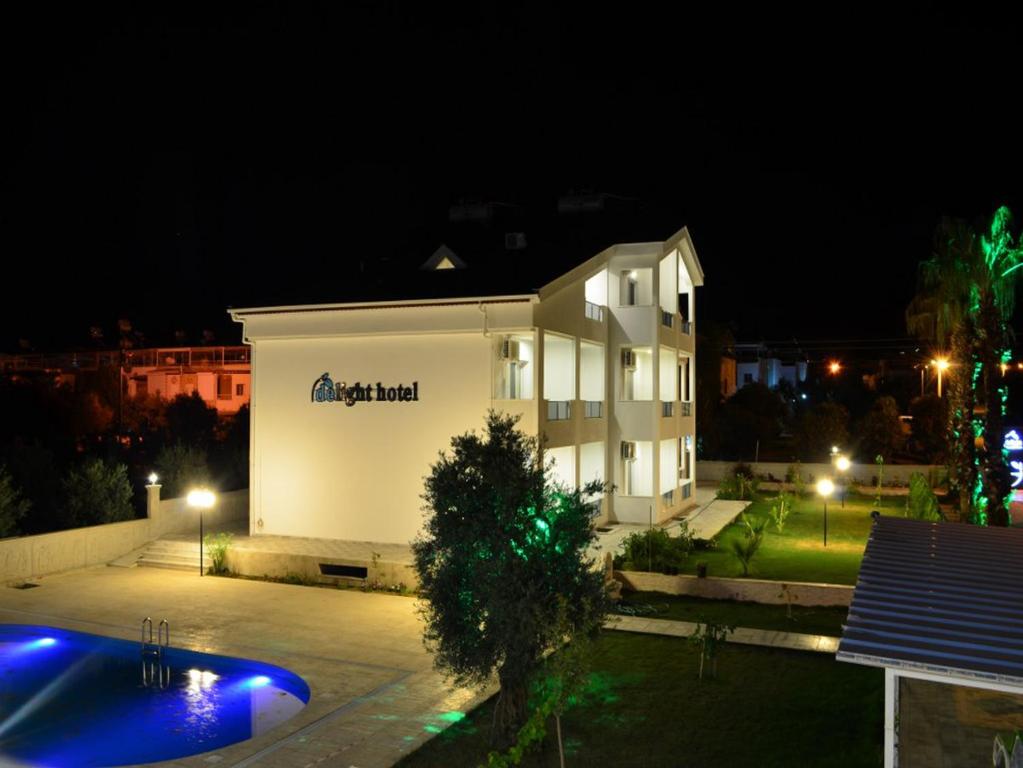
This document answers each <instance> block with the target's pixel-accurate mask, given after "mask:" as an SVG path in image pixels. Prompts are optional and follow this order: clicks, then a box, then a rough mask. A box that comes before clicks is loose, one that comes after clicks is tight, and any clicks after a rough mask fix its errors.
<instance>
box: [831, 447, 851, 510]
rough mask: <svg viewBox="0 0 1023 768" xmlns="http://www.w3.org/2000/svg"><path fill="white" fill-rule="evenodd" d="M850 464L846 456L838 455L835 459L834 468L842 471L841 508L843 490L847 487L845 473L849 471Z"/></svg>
mask: <svg viewBox="0 0 1023 768" xmlns="http://www.w3.org/2000/svg"><path fill="white" fill-rule="evenodd" d="M850 466H852V465H851V463H850V462H849V459H848V458H847V457H846V456H839V457H838V458H837V459H835V469H837V470H838V471H839V472H841V473H842V509H845V492H846V489H848V487H849V484H848V481H847V480H846V478H845V473H846V472H848V471H849V467H850Z"/></svg>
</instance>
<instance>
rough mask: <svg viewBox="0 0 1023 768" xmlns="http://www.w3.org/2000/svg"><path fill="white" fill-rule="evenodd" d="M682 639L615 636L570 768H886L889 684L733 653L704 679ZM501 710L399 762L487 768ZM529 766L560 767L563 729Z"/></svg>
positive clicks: (735, 648) (861, 673)
mask: <svg viewBox="0 0 1023 768" xmlns="http://www.w3.org/2000/svg"><path fill="white" fill-rule="evenodd" d="M698 668H699V653H698V651H697V649H696V648H695V646H693V645H692V644H690V643H689V642H687V641H686V640H684V639H680V638H670V637H658V636H652V635H636V634H631V633H624V632H621V633H619V632H605V633H603V635H602V637H601V639H600V640H599V641H597V643H596V644H595V646H594V651H593V666H592V669H593V678H592V679H591V684H590V686H589V688H588V690H587V692H586V694H585V695H584V696H583V698H582V701H581V702H580V703H578V704H577V705H576V706H575V707H573V708H572V709H570V710H569V711H568V712H567V713H566V714H565V716H564V718H563V719H562V734H563V737H564V739H565V743H566V752H567V754H566V764H567V765H568V766H597V765H609V766H610V765H613V766H643V767H644V768H648V767H649V768H654V767H659V766H700V767H702V766H718V765H720V766H758V768H766V767H767V766H786V768H790V767H791V766H795V765H804V766H818V765H827V766H831V767H832V768H846V767H851V766H880V765H881V748H882V717H883V703H884V674H883V672H882V671H881V670H878V669H872V668H867V667H861V666H856V665H852V664H844V663H840V662H837V661H835V659H834V657H832V656H828V655H825V654H811V653H800V652H796V651H781V650H775V649H768V648H751V647H747V646H741V645H731V644H726V645H725V646H724V647H723V648H722V649H721V651H720V655H719V660H718V678H717V679H715V680H710V679H705V680H703V681H699V680H698V679H697V670H698ZM493 705H494V699H493V698H491V699H490V700H489V701H487V702H485V703H483V704H482V705H480V706H479V707H477V708H476V709H475V710H473V711H472V712H470V713H469V714H468V716H467V717H466V718H465V719H463V720H461V721H460V722H457V723H455V724H454V725H452V726H451V727H449V728H448V729H447V730H445V731H444V732H442V733H441V734H439V735H438V736H436V737H435V738H433V739H432V740H431V741H429V742H427V743H426V744H425V745H423V746H422V747H421V748H420V749H418V750H417V751H416V752H414V753H412V754H411V755H409V756H408V757H407V758H405V759H404V760H402V761H401V762H400V763H398V765H399V766H402V767H403V768H413V767H418V766H476V765H480V764H485V762H486V755H487V751H488V748H489V747H488V739H489V735H490V724H491V720H492V716H493ZM549 731H550V733H549V735H548V737H547V739H546V740H545V741H544V742H543V744H542V745H541V749H540V750H539V751H538V752H534V753H530V754H528V755H527V756H526V758H525V759H524V760H523V761H522V765H523V766H527V767H536V766H543V767H544V768H546V767H547V766H551V767H554V766H557V765H558V752H557V744H556V740H555V739H556V737H555V736H554V723H553V721H552V722H551V723H550V728H549Z"/></svg>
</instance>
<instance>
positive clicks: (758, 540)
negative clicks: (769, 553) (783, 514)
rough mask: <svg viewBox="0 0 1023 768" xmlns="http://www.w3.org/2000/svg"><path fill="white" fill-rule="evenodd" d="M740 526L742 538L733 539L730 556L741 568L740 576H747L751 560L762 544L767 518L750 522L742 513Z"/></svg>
mask: <svg viewBox="0 0 1023 768" xmlns="http://www.w3.org/2000/svg"><path fill="white" fill-rule="evenodd" d="M740 524H741V525H742V526H743V532H742V538H739V539H733V541H732V554H733V555H734V556H735V559H736V560H738V561H739V564H740V565H741V566H742V575H743V576H749V574H750V566H751V565H752V563H753V558H754V557H756V555H757V552H758V551H759V550H760V545H761V544H763V543H764V532H765V530H766V528H767V518H766V517H761V518H757V519H754V520H752V521H751V520H750V518H749V517H747V516H746V513H745V512H744V513H743V514H742V515H741V517H740Z"/></svg>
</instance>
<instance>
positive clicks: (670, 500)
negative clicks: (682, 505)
mask: <svg viewBox="0 0 1023 768" xmlns="http://www.w3.org/2000/svg"><path fill="white" fill-rule="evenodd" d="M661 501H662V502H664V506H666V507H670V506H671V505H672V504H674V503H675V491H674V490H671V491H667V492H666V493H662V494H661Z"/></svg>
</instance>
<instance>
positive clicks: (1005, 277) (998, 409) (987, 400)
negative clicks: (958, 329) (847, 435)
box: [970, 206, 1023, 525]
mask: <svg viewBox="0 0 1023 768" xmlns="http://www.w3.org/2000/svg"><path fill="white" fill-rule="evenodd" d="M1011 223H1012V214H1011V213H1010V212H1009V209H1008V208H1007V207H1005V206H1002V207H1001V208H999V209H998V210H997V211H995V215H994V216H993V217H992V219H991V226H990V227H989V231H988V234H987V235H983V236H981V237H980V238H979V245H980V249H979V256H980V260H979V262H978V263H976V269H975V270H974V272H975V279H974V284H973V288H972V292H971V296H970V299H971V306H970V312H971V313H972V314H974V315H975V317H976V332H975V336H976V357H977V363H976V365H975V369H974V373H973V377H974V386H975V387H977V386H978V385H979V387H980V391H981V393H982V394H983V401H982V403H983V406H982V407H983V422H982V427H981V430H980V433H979V435H978V437H980V438H982V440H981V441H980V445H979V447H978V468H979V472H980V486H981V493H980V495H979V496H978V497H976V505H977V507H978V509H977V514H978V515H979V516H980V517H981V519H982V521H984V520H985V519H986V522H988V523H990V524H991V525H1008V524H1009V522H1010V520H1009V508H1008V497H1009V492H1010V490H1011V488H1010V485H1009V471H1008V466H1007V465H1006V462H1005V452H1004V450H1003V448H1002V433H1003V431H1004V422H1005V401H1006V398H1007V395H1008V389H1007V387H1006V385H1005V380H1004V371H1005V369H1004V364H1005V363H1006V362H1008V360H1009V359H1010V355H1011V353H1010V351H1009V342H1010V338H1009V325H1008V324H1009V320H1010V319H1011V318H1012V312H1013V310H1014V309H1015V305H1016V279H1017V278H1018V277H1019V274H1020V273H1019V268H1020V267H1023V247H1020V246H1018V245H1017V244H1016V242H1015V239H1014V238H1013V236H1012V232H1011V230H1010V226H1011Z"/></svg>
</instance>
